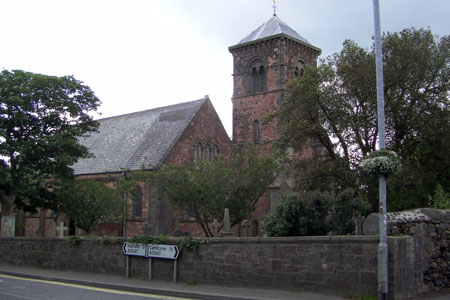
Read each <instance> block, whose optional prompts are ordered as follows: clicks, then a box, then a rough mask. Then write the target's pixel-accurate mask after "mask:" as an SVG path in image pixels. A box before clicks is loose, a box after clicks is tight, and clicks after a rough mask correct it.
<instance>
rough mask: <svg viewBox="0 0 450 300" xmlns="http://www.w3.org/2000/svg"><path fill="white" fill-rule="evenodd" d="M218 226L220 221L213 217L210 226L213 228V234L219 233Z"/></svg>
mask: <svg viewBox="0 0 450 300" xmlns="http://www.w3.org/2000/svg"><path fill="white" fill-rule="evenodd" d="M219 227H220V223H219V222H217V219H214V222H213V223H212V224H211V228H212V229H213V235H214V236H218V235H219Z"/></svg>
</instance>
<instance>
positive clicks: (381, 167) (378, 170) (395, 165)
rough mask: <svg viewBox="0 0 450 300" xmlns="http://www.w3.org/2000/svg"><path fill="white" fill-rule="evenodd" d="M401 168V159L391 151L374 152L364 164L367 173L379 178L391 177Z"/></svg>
mask: <svg viewBox="0 0 450 300" xmlns="http://www.w3.org/2000/svg"><path fill="white" fill-rule="evenodd" d="M400 167H401V164H400V159H399V158H398V157H397V154H396V153H395V152H394V151H389V150H380V151H374V152H372V153H370V155H369V157H368V158H366V159H364V160H363V163H362V168H363V170H364V171H365V172H367V173H369V174H372V175H374V176H377V177H378V176H380V175H384V176H389V175H391V174H393V173H395V172H397V171H398V170H399V169H400Z"/></svg>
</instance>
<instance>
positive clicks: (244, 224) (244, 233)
mask: <svg viewBox="0 0 450 300" xmlns="http://www.w3.org/2000/svg"><path fill="white" fill-rule="evenodd" d="M241 228H242V237H249V236H250V233H249V231H250V221H249V220H244V221H242V223H241Z"/></svg>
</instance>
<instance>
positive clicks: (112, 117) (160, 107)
mask: <svg viewBox="0 0 450 300" xmlns="http://www.w3.org/2000/svg"><path fill="white" fill-rule="evenodd" d="M207 99H209V98H208V97H204V98H200V99H197V100H191V101H185V102H181V103H175V104H170V105H166V106H159V107H154V108H149V109H144V110H138V111H134V112H130V113H124V114H120V115H115V116H110V117H105V118H100V119H96V120H95V121H103V120H107V119H114V118H120V117H124V116H128V115H133V114H139V113H145V112H149V111H153V110H161V109H166V108H170V107H174V106H183V105H187V104H190V103H194V102H202V101H206V100H207Z"/></svg>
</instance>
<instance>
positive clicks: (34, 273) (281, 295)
mask: <svg viewBox="0 0 450 300" xmlns="http://www.w3.org/2000/svg"><path fill="white" fill-rule="evenodd" d="M0 274H4V275H10V276H17V277H25V278H32V279H40V280H47V281H57V282H64V283H72V284H79V285H85V286H92V287H98V288H104V289H113V290H121V291H128V292H136V293H147V294H156V295H163V296H171V297H183V298H192V299H211V300H212V299H214V300H225V299H227V300H338V299H339V300H342V299H343V298H342V297H340V296H333V295H327V294H319V293H311V292H289V291H283V290H266V289H249V288H232V287H224V286H212V285H203V284H198V285H188V284H186V283H170V282H162V281H156V280H152V281H149V280H141V279H135V278H129V279H126V278H125V274H124V276H123V277H121V276H116V275H105V274H91V273H78V272H71V271H55V270H45V269H37V268H29V267H19V266H11V265H5V264H0Z"/></svg>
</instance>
